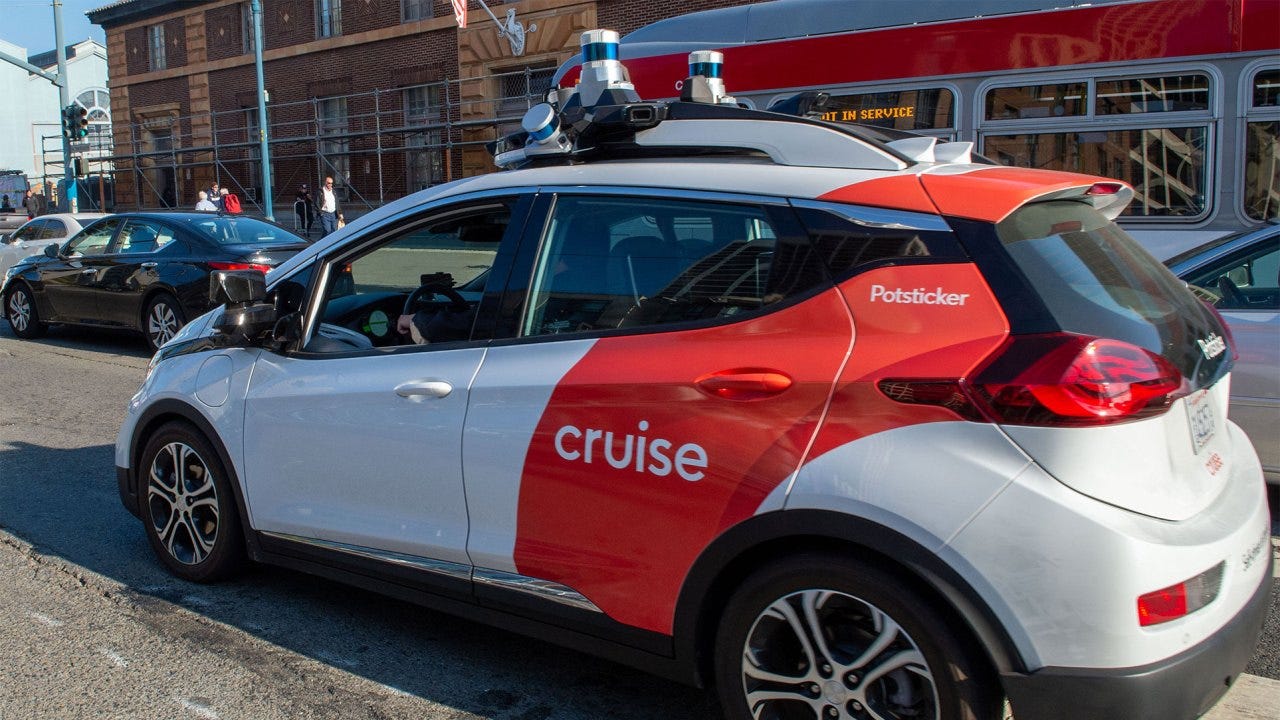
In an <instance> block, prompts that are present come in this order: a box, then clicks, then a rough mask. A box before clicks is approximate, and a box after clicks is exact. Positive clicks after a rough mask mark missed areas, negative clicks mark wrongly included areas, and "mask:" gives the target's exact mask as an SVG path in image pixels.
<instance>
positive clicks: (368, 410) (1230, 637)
mask: <svg viewBox="0 0 1280 720" xmlns="http://www.w3.org/2000/svg"><path fill="white" fill-rule="evenodd" d="M615 42H616V36H614V35H612V34H611V33H608V32H607V31H593V32H591V33H587V34H586V35H585V36H584V58H586V60H587V62H586V68H585V70H584V72H583V80H582V81H581V82H580V83H579V85H578V87H577V89H576V91H574V92H572V93H562V94H560V96H558V97H557V98H555V100H556V104H555V105H554V106H552V105H547V106H541V107H538V108H535V109H534V110H532V111H530V113H529V114H528V115H526V117H525V120H524V130H525V132H524V133H521V134H519V135H517V136H513V137H509V138H506V139H505V140H504V141H503V142H501V143H498V144H497V145H496V146H495V152H496V155H495V159H496V161H497V162H498V164H499V165H500V166H501V167H504V168H507V170H506V171H504V172H499V173H494V174H490V175H484V176H480V177H473V178H468V179H465V180H460V181H457V182H453V183H449V184H447V185H442V186H439V187H436V188H432V189H429V190H426V191H423V192H420V193H418V194H415V195H412V196H410V197H407V198H405V199H403V200H400V201H397V202H394V203H392V204H390V205H388V206H387V207H385V208H383V209H381V210H379V211H377V212H374V213H371V214H369V215H367V216H365V217H363V218H361V219H359V220H357V221H356V222H353V223H352V224H350V225H348V226H347V227H346V228H345V229H343V230H340V231H338V232H337V233H335V234H333V235H331V236H329V237H326V238H325V239H323V240H321V241H319V242H318V243H316V244H315V245H312V246H310V247H308V248H307V249H305V250H303V251H302V252H300V253H299V254H297V255H295V256H293V257H292V258H290V259H288V260H286V261H285V262H283V263H281V264H280V265H279V266H278V267H276V268H275V269H274V270H273V271H272V272H271V273H270V274H269V275H268V276H267V277H266V278H265V279H264V277H263V276H262V275H260V274H257V273H252V272H235V271H232V272H222V273H218V274H216V275H215V278H214V282H213V288H212V291H213V294H214V300H213V302H214V304H215V305H218V306H219V307H218V309H215V310H213V311H212V312H209V313H207V314H205V315H202V316H200V317H198V318H196V319H194V320H193V321H192V322H191V323H190V324H188V325H187V326H186V327H184V328H183V329H182V330H180V331H179V332H178V333H177V335H176V336H175V337H174V338H173V339H172V340H170V341H169V342H168V343H166V344H165V345H164V346H163V347H162V348H161V349H160V351H159V352H158V353H157V354H156V356H155V357H154V358H153V360H152V364H151V367H150V369H149V372H148V375H147V379H146V381H145V382H144V383H143V385H142V388H141V389H140V390H139V392H138V393H137V395H135V396H134V398H133V399H132V401H131V402H130V404H129V408H128V413H127V415H126V417H125V420H124V424H123V427H122V428H121V430H120V435H119V439H118V441H117V444H116V455H115V462H116V465H117V472H118V477H119V486H120V495H121V498H122V500H123V502H124V504H125V506H126V507H127V508H129V510H130V511H132V512H133V513H134V514H135V515H137V516H138V517H139V518H140V519H141V520H142V527H143V530H144V532H145V533H146V534H147V536H148V538H149V539H150V542H151V545H152V547H153V549H154V550H155V552H156V554H157V556H158V557H159V558H160V560H161V562H163V563H164V564H165V565H166V566H167V567H169V568H170V569H171V570H172V571H173V572H174V573H176V574H177V575H179V576H181V577H184V578H188V579H191V580H198V581H205V580H212V579H215V578H221V577H227V576H229V575H231V574H232V573H233V572H234V571H235V570H236V569H237V568H239V567H240V566H241V563H242V562H243V561H244V560H245V559H248V560H251V561H254V562H260V563H269V564H274V565H280V566H284V567H290V568H296V569H300V570H304V571H307V572H313V573H317V574H321V575H324V576H326V577H329V578H334V579H338V580H342V581H344V582H348V583H352V584H356V585H360V586H363V587H369V588H373V589H377V590H380V591H383V592H387V593H390V594H393V595H396V596H397V597H402V598H409V599H413V600H415V601H417V602H420V603H423V604H425V605H428V606H430V607H434V608H439V609H442V610H445V611H448V612H452V613H456V614H459V615H462V616H466V617H472V618H478V619H482V620H485V621H488V622H494V623H497V624H499V625H501V626H503V627H507V628H511V629H515V630H519V631H523V632H527V633H530V634H532V635H535V636H537V637H541V638H545V639H548V640H552V641H555V642H559V643H563V644H565V645H569V646H573V647H577V648H582V649H585V650H588V651H591V652H596V653H599V654H602V655H604V656H606V657H609V658H612V659H614V660H617V661H620V662H625V663H629V664H632V665H635V666H637V667H640V668H644V669H647V670H649V671H652V672H655V673H658V674H661V675H664V676H667V677H670V678H674V679H677V680H680V681H683V682H688V683H693V684H697V685H704V686H714V688H715V690H716V692H717V693H718V695H719V697H720V701H721V704H722V706H723V708H724V712H725V715H726V717H727V718H731V719H732V720H747V719H753V720H795V719H799V718H803V719H805V720H818V719H823V720H825V719H827V718H831V719H833V720H834V719H837V718H841V719H844V720H852V719H855V718H856V719H858V720H866V719H868V718H879V719H894V720H906V719H907V718H911V719H913V720H915V719H924V718H928V719H932V720H961V719H980V720H995V719H997V718H1000V717H1001V712H1002V709H1003V706H1004V704H1005V701H1006V699H1007V701H1008V702H1009V703H1010V704H1011V706H1012V709H1013V712H1014V713H1015V715H1016V716H1017V717H1018V718H1019V720H1045V719H1053V718H1064V719H1065V718H1070V719H1071V720H1077V719H1078V718H1104V717H1110V718H1125V719H1126V720H1135V719H1138V720H1140V719H1142V718H1165V719H1168V718H1175V719H1176V718H1188V719H1189V718H1193V717H1196V716H1197V715H1199V714H1200V713H1202V712H1203V711H1204V710H1206V709H1207V708H1208V707H1210V706H1211V705H1212V704H1213V703H1214V702H1215V701H1216V700H1217V698H1218V697H1219V696H1220V695H1221V694H1222V693H1223V692H1224V691H1225V689H1226V687H1227V686H1228V685H1229V684H1230V683H1231V681H1232V679H1233V678H1234V677H1235V676H1236V675H1237V674H1238V673H1240V672H1241V671H1242V669H1243V668H1244V667H1245V664H1246V663H1247V662H1248V659H1249V657H1250V655H1251V653H1252V651H1253V646H1254V643H1255V641H1256V638H1257V632H1258V630H1259V628H1260V626H1261V623H1262V620H1263V617H1264V614H1265V612H1266V604H1267V602H1268V598H1269V591H1270V585H1271V567H1270V565H1271V555H1270V553H1269V552H1268V551H1267V548H1268V543H1269V519H1268V513H1267V507H1266V502H1265V495H1264V483H1263V479H1262V471H1261V469H1260V466H1259V463H1258V458H1257V455H1256V454H1255V453H1254V451H1253V448H1252V447H1251V446H1250V444H1249V442H1248V440H1247V438H1246V437H1245V435H1244V434H1243V433H1242V432H1241V431H1240V429H1239V428H1237V427H1236V426H1235V425H1233V424H1232V423H1231V422H1229V421H1228V419H1227V400H1228V388H1229V384H1230V379H1231V370H1232V367H1233V363H1234V351H1233V350H1232V348H1231V346H1230V344H1229V342H1228V341H1227V335H1226V331H1225V329H1224V328H1223V326H1222V323H1221V321H1220V319H1219V318H1218V316H1217V315H1216V313H1215V312H1214V310H1213V309H1212V308H1210V307H1209V306H1207V305H1205V304H1204V303H1202V302H1200V301H1199V300H1198V299H1197V298H1196V297H1194V296H1193V295H1192V294H1191V293H1190V292H1189V291H1188V289H1187V288H1186V286H1185V284H1184V283H1183V282H1182V281H1180V280H1178V279H1177V278H1176V277H1175V276H1174V275H1172V274H1171V273H1170V272H1169V271H1168V270H1166V269H1165V268H1164V267H1163V266H1162V265H1161V264H1160V263H1158V262H1157V261H1155V260H1154V259H1153V258H1152V257H1151V256H1150V255H1148V254H1147V253H1146V252H1145V251H1143V250H1142V249H1141V248H1139V247H1138V246H1137V245H1136V244H1135V243H1134V242H1133V241H1132V240H1131V239H1130V238H1129V237H1128V236H1127V235H1126V234H1125V233H1124V232H1123V231H1122V230H1120V229H1119V228H1118V227H1117V226H1116V225H1115V224H1114V222H1113V220H1114V218H1115V217H1116V216H1117V214H1119V212H1120V211H1121V210H1122V209H1123V208H1124V206H1125V205H1126V203H1127V202H1128V201H1129V200H1130V198H1131V197H1132V190H1131V189H1130V188H1128V187H1127V186H1125V185H1123V184H1121V183H1117V182H1114V181H1111V180H1107V179H1105V178H1099V177H1093V176H1087V175H1075V174H1067V173H1058V172H1042V171H1036V170H1028V169H1017V168H1007V167H999V166H994V165H990V164H987V163H984V162H981V161H980V159H979V161H975V160H974V158H973V157H972V156H971V155H970V154H969V152H968V147H967V146H966V145H963V144H955V143H946V144H943V145H939V144H937V143H936V141H935V140H933V139H922V138H917V137H906V136H901V135H886V134H884V133H882V132H880V131H876V130H872V129H864V128H859V127H856V126H840V125H833V124H826V123H823V122H820V121H816V120H811V119H806V118H800V117H794V116H786V115H778V114H774V113H767V112H757V111H752V110H747V109H742V108H739V107H737V106H735V105H732V104H729V103H727V102H723V100H724V99H725V96H724V95H723V85H722V83H720V81H719V69H718V65H717V63H718V61H719V58H718V54H714V53H713V54H711V55H710V56H708V57H703V58H701V59H700V60H699V62H698V63H695V64H694V68H695V70H697V71H698V72H699V73H700V74H698V75H693V76H691V77H690V78H689V79H688V81H687V82H686V85H685V87H686V88H687V89H688V92H687V95H689V98H688V99H686V100H682V101H679V102H671V103H642V102H638V101H637V100H636V98H635V97H634V93H633V92H632V91H631V90H630V86H629V85H628V83H627V81H626V73H625V69H624V68H622V66H621V65H619V64H618V63H617V61H616V60H613V58H614V57H616V52H614V51H615V50H616V47H612V44H613V43H615ZM694 100H698V101H697V102H694Z"/></svg>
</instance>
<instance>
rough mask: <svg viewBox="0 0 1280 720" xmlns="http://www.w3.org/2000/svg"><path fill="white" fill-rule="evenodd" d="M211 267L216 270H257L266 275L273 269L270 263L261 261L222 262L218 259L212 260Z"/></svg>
mask: <svg viewBox="0 0 1280 720" xmlns="http://www.w3.org/2000/svg"><path fill="white" fill-rule="evenodd" d="M209 267H211V268H213V269H214V270H257V271H258V272H260V273H263V274H264V275H265V274H266V272H267V271H268V270H270V269H271V266H270V265H263V264H261V263H239V262H221V261H218V260H210V261H209Z"/></svg>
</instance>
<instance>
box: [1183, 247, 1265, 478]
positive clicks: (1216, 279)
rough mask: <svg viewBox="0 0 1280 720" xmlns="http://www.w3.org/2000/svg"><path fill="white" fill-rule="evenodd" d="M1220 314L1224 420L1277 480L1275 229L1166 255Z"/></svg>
mask: <svg viewBox="0 0 1280 720" xmlns="http://www.w3.org/2000/svg"><path fill="white" fill-rule="evenodd" d="M1166 263H1167V264H1168V265H1169V269H1170V270H1172V271H1173V272H1174V274H1176V275H1177V276H1178V277H1180V278H1182V279H1183V280H1186V281H1187V282H1188V283H1190V284H1191V286H1192V289H1193V290H1194V291H1195V292H1197V293H1199V294H1201V295H1202V296H1204V298H1205V300H1207V301H1209V302H1211V303H1213V306H1214V307H1215V308H1217V309H1218V312H1220V313H1222V318H1223V320H1225V321H1226V323H1227V329H1229V330H1230V331H1231V334H1232V336H1233V337H1234V339H1235V349H1236V354H1237V355H1238V356H1239V357H1238V358H1237V359H1236V368H1235V371H1234V372H1233V373H1232V382H1231V411H1230V416H1231V419H1232V420H1233V421H1234V422H1236V423H1238V424H1239V425H1240V427H1242V428H1244V431H1245V432H1246V433H1248V434H1249V438H1250V439H1251V440H1253V446H1254V448H1255V449H1256V450H1257V451H1258V457H1259V458H1260V459H1261V460H1262V470H1263V472H1264V473H1266V476H1267V481H1268V482H1270V483H1272V484H1275V485H1280V430H1277V428H1280V226H1276V225H1271V226H1267V227H1264V228H1258V229H1254V230H1245V231H1243V232H1238V233H1234V234H1231V235H1227V236H1225V237H1221V238H1218V239H1217V240H1214V241H1212V242H1209V243H1206V244H1205V245H1201V246H1200V247H1198V248H1195V249H1194V250H1188V251H1187V252H1185V253H1183V254H1181V255H1179V256H1177V257H1175V258H1172V259H1170V260H1167V261H1166Z"/></svg>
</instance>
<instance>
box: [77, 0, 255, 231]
mask: <svg viewBox="0 0 1280 720" xmlns="http://www.w3.org/2000/svg"><path fill="white" fill-rule="evenodd" d="M54 1H55V2H56V1H57V0H54ZM249 10H250V12H251V14H252V15H253V67H254V70H255V72H256V73H257V75H258V147H259V152H258V154H259V155H260V156H261V157H262V198H263V203H262V207H263V210H264V211H265V212H266V215H267V219H268V220H275V216H274V215H273V213H272V209H271V206H272V204H273V203H274V202H275V199H274V198H273V197H272V194H271V146H270V143H268V142H267V88H266V85H265V83H264V82H263V79H262V0H252V2H251V3H250V5H249Z"/></svg>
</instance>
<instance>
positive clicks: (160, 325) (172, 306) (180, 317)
mask: <svg viewBox="0 0 1280 720" xmlns="http://www.w3.org/2000/svg"><path fill="white" fill-rule="evenodd" d="M186 324H187V316H186V313H184V312H182V305H180V304H178V299H177V298H175V297H174V296H172V295H170V294H169V293H158V294H156V295H155V296H154V297H152V298H151V301H150V302H148V303H147V310H146V312H144V313H143V314H142V334H143V335H146V336H147V345H149V346H150V347H151V352H155V351H156V350H159V349H160V346H161V345H163V344H164V343H165V341H166V340H168V339H169V338H171V337H173V336H174V334H176V333H177V332H178V331H179V330H181V329H182V326H183V325H186Z"/></svg>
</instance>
